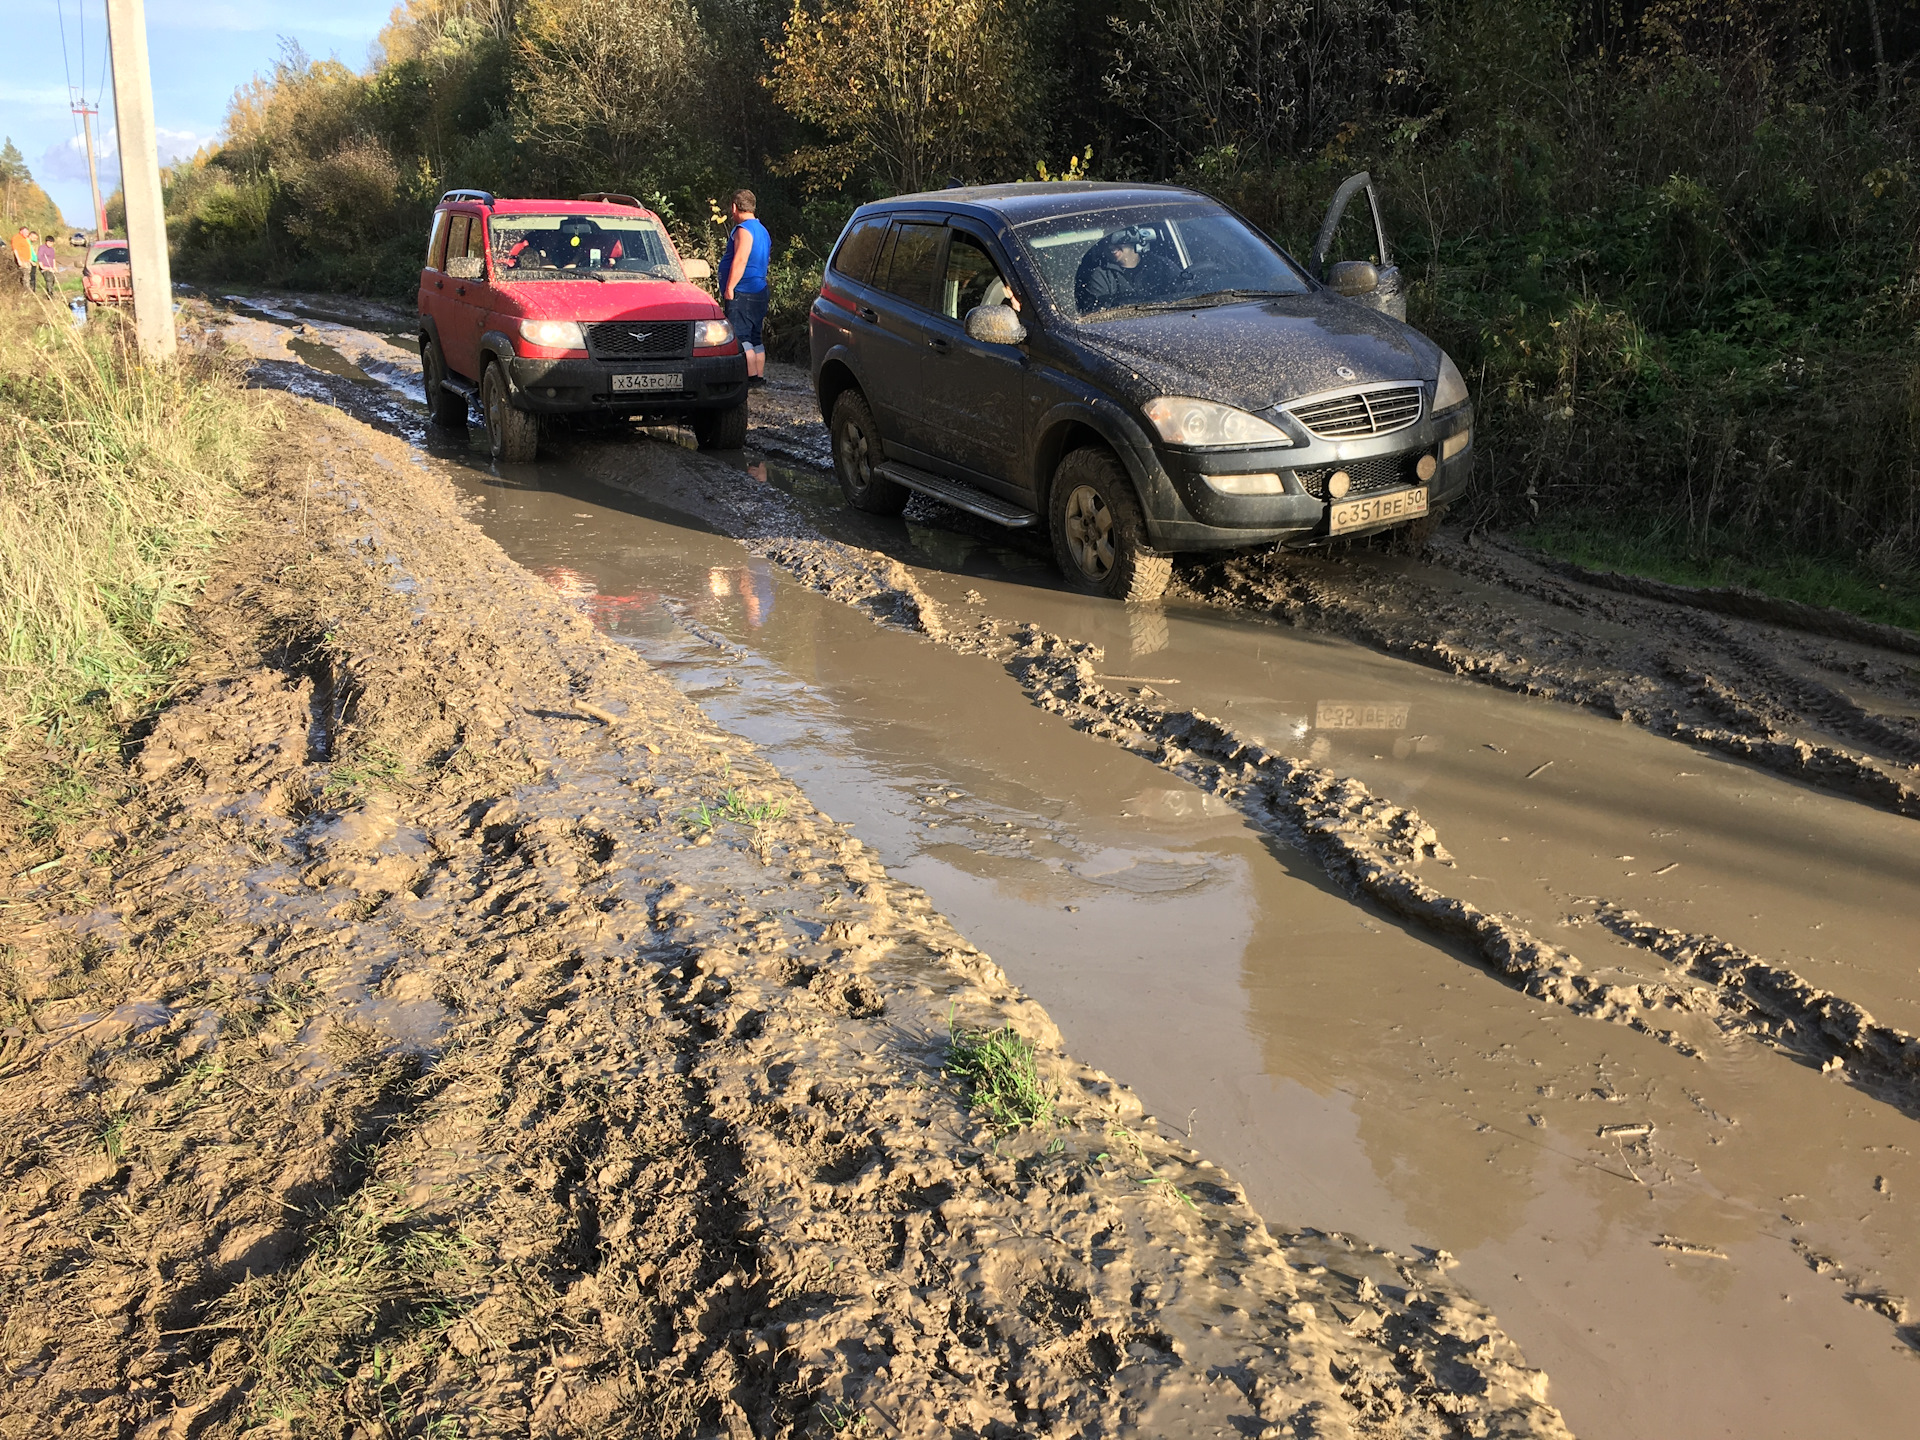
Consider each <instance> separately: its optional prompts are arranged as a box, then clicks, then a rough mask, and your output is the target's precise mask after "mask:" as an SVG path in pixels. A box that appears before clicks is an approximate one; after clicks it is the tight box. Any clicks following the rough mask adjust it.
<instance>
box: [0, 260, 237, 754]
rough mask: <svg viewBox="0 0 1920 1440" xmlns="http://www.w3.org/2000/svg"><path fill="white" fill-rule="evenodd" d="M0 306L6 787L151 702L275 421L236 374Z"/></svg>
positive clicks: (111, 320)
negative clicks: (152, 357) (20, 752)
mask: <svg viewBox="0 0 1920 1440" xmlns="http://www.w3.org/2000/svg"><path fill="white" fill-rule="evenodd" d="M130 332H131V326H130V325H129V324H127V323H125V320H124V318H123V317H120V316H117V315H111V314H105V315H100V316H98V317H97V318H96V319H95V321H94V322H93V323H91V324H89V325H87V326H86V327H84V328H82V329H76V328H75V327H74V325H73V324H72V321H71V318H70V316H69V315H68V313H67V311H66V309H65V307H64V306H57V305H53V304H49V303H47V302H45V301H41V300H37V299H34V298H32V297H28V296H25V295H11V296H7V297H5V298H4V299H0V773H4V768H5V766H6V762H7V757H8V755H9V753H10V752H12V751H14V750H15V749H17V747H19V745H20V744H21V742H22V740H23V738H25V737H27V736H30V735H41V736H48V735H51V736H52V737H53V738H54V739H55V740H56V741H57V740H58V739H59V737H60V735H61V732H62V730H63V728H64V729H67V730H73V729H76V728H89V727H82V726H80V723H79V722H80V719H81V717H82V716H83V715H84V716H87V717H91V727H90V728H94V729H97V727H98V721H99V719H100V718H101V717H103V716H104V717H105V718H106V719H107V720H108V721H109V722H123V721H125V720H127V719H128V718H130V717H131V716H133V715H134V714H136V713H137V712H138V711H139V710H140V709H141V708H142V707H143V706H145V705H148V704H151V703H152V701H153V699H154V698H155V697H156V696H157V695H158V694H159V693H160V691H161V690H162V688H163V687H164V685H165V683H166V676H167V673H168V671H169V669H170V668H171V667H172V666H173V665H175V664H177V663H178V661H179V659H180V657H181V655H182V653H183V646H184V643H185V630H184V627H183V624H182V619H183V616H182V611H183V609H184V607H185V606H186V605H187V604H188V603H190V601H191V600H192V597H193V595H194V593H195V590H196V588H197V586H198V584H199V581H200V577H201V573H202V569H201V567H202V564H203V561H204V557H205V555H206V552H207V550H208V548H209V547H210V546H211V545H212V544H213V543H214V542H215V541H216V540H217V539H218V538H219V536H220V535H221V533H222V530H223V528H224V527H225V526H226V525H227V523H228V522H229V520H230V519H231V517H232V515H233V513H234V500H235V496H236V485H237V484H238V482H239V481H240V479H241V478H242V477H243V476H244V474H245V472H246V470H247V467H248V464H249V461H250V458H251V456H252V454H253V452H254V449H255V447H256V445H257V444H258V442H259V438H260V435H261V433H262V429H263V426H264V425H265V424H266V423H267V412H266V411H265V409H264V408H263V407H262V406H261V405H260V404H259V403H258V401H257V400H256V399H254V398H251V397H249V396H248V395H247V394H246V392H245V391H244V390H243V389H242V387H241V382H240V375H239V373H238V371H237V370H236V369H234V368H233V367H232V366H231V365H230V364H227V363H225V362H222V361H220V360H219V359H217V358H213V357H209V356H207V355H203V354H187V355H183V356H182V358H181V359H180V360H179V361H178V362H176V363H173V364H171V365H166V366H160V367H148V366H143V365H141V364H140V363H138V361H137V359H136V356H135V352H134V350H133V348H132V336H131V333H130Z"/></svg>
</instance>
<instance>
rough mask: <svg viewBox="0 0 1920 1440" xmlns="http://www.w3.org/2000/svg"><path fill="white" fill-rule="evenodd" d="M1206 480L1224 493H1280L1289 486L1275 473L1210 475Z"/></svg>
mask: <svg viewBox="0 0 1920 1440" xmlns="http://www.w3.org/2000/svg"><path fill="white" fill-rule="evenodd" d="M1206 480H1207V484H1209V485H1211V486H1212V487H1213V488H1214V489H1216V490H1218V491H1219V492H1220V493H1221V494H1222V495H1278V494H1280V493H1281V492H1282V491H1284V490H1285V489H1286V488H1287V487H1286V486H1285V485H1283V484H1281V483H1280V477H1279V476H1278V475H1274V474H1264V475H1209V476H1207V477H1206Z"/></svg>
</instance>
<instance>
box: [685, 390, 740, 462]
mask: <svg viewBox="0 0 1920 1440" xmlns="http://www.w3.org/2000/svg"><path fill="white" fill-rule="evenodd" d="M693 438H694V439H696V440H698V441H699V442H700V448H701V449H702V450H738V449H739V448H740V447H741V446H742V445H744V444H746V443H747V402H746V401H744V400H742V401H741V402H740V403H739V404H738V405H735V406H733V407H732V408H731V409H727V410H696V411H694V412H693Z"/></svg>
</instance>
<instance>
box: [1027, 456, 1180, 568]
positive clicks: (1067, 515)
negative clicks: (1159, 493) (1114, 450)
mask: <svg viewBox="0 0 1920 1440" xmlns="http://www.w3.org/2000/svg"><path fill="white" fill-rule="evenodd" d="M1047 515H1048V520H1049V521H1050V527H1051V529H1052V531H1053V555H1054V559H1055V560H1056V561H1057V562H1058V564H1059V566H1060V571H1061V573H1062V574H1063V575H1065V576H1066V577H1067V584H1068V585H1070V586H1072V587H1073V588H1074V589H1075V590H1080V591H1084V592H1085V593H1087V594H1089V595H1106V596H1109V597H1111V598H1112V599H1115V600H1157V599H1159V598H1160V592H1161V591H1163V590H1165V589H1166V588H1167V581H1168V580H1169V579H1170V578H1172V575H1173V561H1172V560H1171V559H1170V558H1168V557H1167V556H1165V555H1155V554H1154V553H1153V552H1152V551H1150V550H1149V549H1147V522H1146V520H1145V518H1144V517H1143V516H1142V515H1141V513H1140V502H1139V501H1138V500H1137V499H1135V498H1134V494H1133V482H1132V481H1130V480H1129V479H1128V478H1127V472H1126V471H1125V470H1123V469H1121V468H1120V462H1119V461H1118V460H1116V459H1114V457H1113V455H1112V454H1111V453H1110V452H1108V451H1106V450H1102V449H1099V448H1098V447H1095V446H1088V447H1086V448H1084V449H1081V450H1075V451H1074V452H1073V453H1072V454H1070V455H1068V456H1067V458H1066V459H1064V460H1062V461H1061V462H1060V468H1059V469H1058V470H1056V471H1054V472H1053V489H1052V492H1051V494H1050V495H1049V497H1048V502H1047Z"/></svg>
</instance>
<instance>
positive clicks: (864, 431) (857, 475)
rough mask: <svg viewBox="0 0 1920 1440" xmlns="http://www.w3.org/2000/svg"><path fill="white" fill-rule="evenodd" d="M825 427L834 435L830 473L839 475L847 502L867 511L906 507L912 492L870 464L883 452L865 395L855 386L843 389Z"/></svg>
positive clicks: (874, 512) (887, 511) (893, 511)
mask: <svg viewBox="0 0 1920 1440" xmlns="http://www.w3.org/2000/svg"><path fill="white" fill-rule="evenodd" d="M828 428H829V431H830V433H831V435H832V438H833V473H834V474H836V475H838V476H839V477H840V488H841V489H842V490H843V491H845V492H846V496H847V503H848V504H849V505H851V506H852V507H853V508H854V509H856V510H864V511H866V512H867V513H868V514H869V515H898V514H899V513H900V512H901V511H902V510H904V509H906V508H907V499H908V497H909V496H910V495H911V493H912V492H911V491H909V490H908V489H907V487H906V486H904V485H896V484H895V483H894V482H893V481H891V480H889V479H887V478H886V476H884V475H876V474H874V470H873V467H874V466H876V465H878V464H879V463H880V460H881V456H882V452H881V449H880V431H879V429H878V428H877V427H876V426H875V425H874V423H873V412H872V411H871V410H869V409H868V408H867V400H866V397H865V396H864V395H862V394H861V393H860V392H859V391H858V390H847V391H843V392H842V393H841V396H840V398H839V399H838V400H835V401H834V402H833V423H832V425H831V426H829V427H828Z"/></svg>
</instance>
